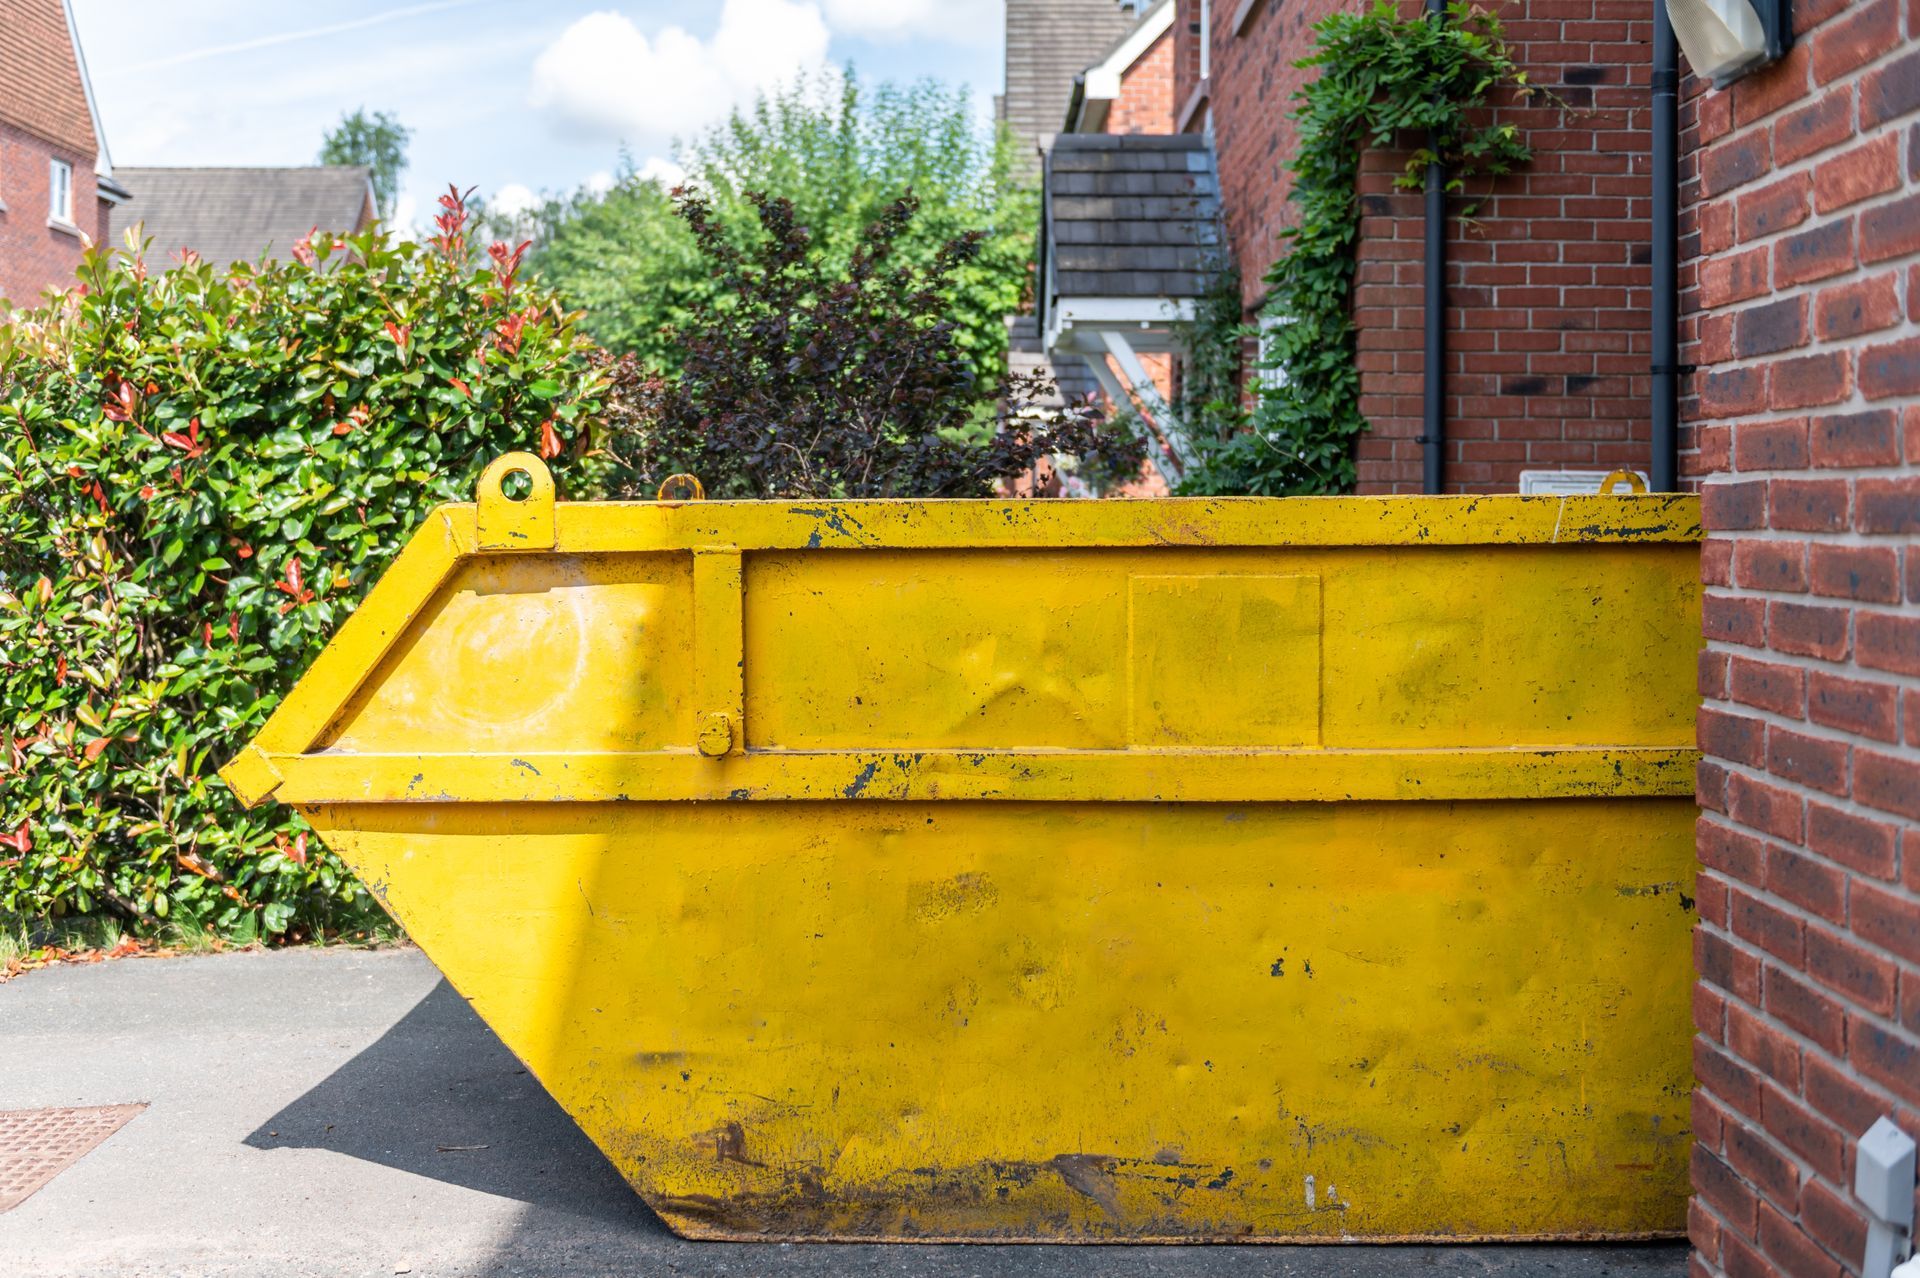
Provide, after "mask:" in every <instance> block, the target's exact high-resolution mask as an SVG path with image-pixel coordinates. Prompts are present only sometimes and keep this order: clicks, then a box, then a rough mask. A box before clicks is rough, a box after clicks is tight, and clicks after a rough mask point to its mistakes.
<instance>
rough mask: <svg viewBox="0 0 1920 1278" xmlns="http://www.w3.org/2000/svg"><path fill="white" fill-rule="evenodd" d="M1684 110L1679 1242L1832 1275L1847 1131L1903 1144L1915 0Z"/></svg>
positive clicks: (1915, 663)
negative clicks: (1687, 970)
mask: <svg viewBox="0 0 1920 1278" xmlns="http://www.w3.org/2000/svg"><path fill="white" fill-rule="evenodd" d="M1793 23H1794V28H1795V37H1794V45H1793V48H1792V50H1791V52H1790V53H1789V54H1788V55H1787V56H1786V57H1785V58H1784V59H1783V60H1782V61H1781V62H1779V63H1778V64H1776V65H1774V66H1772V67H1770V68H1768V69H1766V70H1764V71H1761V72H1759V73H1757V74H1755V75H1753V76H1750V77H1749V78H1747V79H1744V80H1741V81H1739V82H1738V83H1736V84H1735V85H1733V87H1732V88H1731V89H1730V90H1727V91H1711V90H1708V89H1706V88H1705V86H1703V85H1702V84H1701V83H1699V82H1698V81H1696V80H1690V81H1688V82H1687V83H1686V85H1685V86H1684V89H1683V98H1684V103H1683V107H1682V113H1681V124H1682V127H1683V134H1682V141H1681V148H1680V155H1681V178H1682V185H1681V188H1680V217H1681V235H1682V239H1681V248H1680V260H1679V270H1680V275H1681V279H1680V282H1681V288H1682V292H1681V300H1682V329H1681V336H1682V339H1683V343H1684V344H1683V346H1682V350H1681V358H1682V359H1683V360H1684V361H1685V362H1687V363H1690V364H1692V365H1694V366H1695V370H1696V371H1695V372H1694V373H1693V374H1692V376H1691V377H1690V378H1689V379H1687V384H1686V385H1684V387H1683V397H1682V399H1681V404H1680V408H1681V420H1682V423H1683V429H1682V447H1683V449H1684V451H1683V453H1682V456H1681V461H1682V469H1683V472H1684V473H1685V474H1686V475H1688V476H1689V477H1690V478H1691V479H1692V480H1693V481H1694V482H1698V483H1699V484H1700V487H1701V491H1702V496H1703V497H1704V499H1705V504H1706V523H1707V527H1708V532H1709V540H1708V542H1707V545H1706V551H1705V554H1704V556H1703V558H1702V564H1701V570H1702V576H1703V579H1704V581H1705V583H1706V587H1707V594H1706V641H1707V646H1706V650H1705V651H1704V652H1703V653H1702V654H1701V664H1700V692H1701V695H1702V697H1703V698H1705V704H1704V705H1703V706H1702V708H1701V710H1700V715H1699V732H1700V744H1701V747H1702V749H1703V750H1704V751H1705V753H1706V755H1707V760H1706V762H1705V763H1704V764H1703V765H1702V766H1701V770H1700V787H1699V797H1700V806H1701V809H1702V812H1701V821H1700V827H1699V830H1700V835H1699V849H1700V877H1699V890H1698V899H1699V910H1700V930H1699V933H1698V937H1697V942H1696V961H1697V967H1698V970H1699V984H1698V987H1697V993H1696V1002H1695V1013H1696V1022H1697V1024H1698V1028H1699V1031H1700V1036H1699V1038H1698V1039H1697V1040H1696V1043H1695V1049H1696V1050H1695V1059H1694V1069H1695V1074H1696V1076H1697V1077H1698V1080H1699V1086H1698V1089H1697V1091H1696V1093H1695V1106H1694V1116H1695V1117H1694V1133H1695V1136H1696V1138H1697V1140H1698V1142H1699V1144H1698V1146H1697V1147H1696V1151H1695V1163H1694V1186H1695V1190H1696V1197H1695V1201H1694V1209H1693V1222H1692V1223H1693V1231H1692V1232H1693V1237H1694V1241H1695V1244H1696V1247H1697V1253H1696V1257H1697V1262H1698V1268H1699V1270H1700V1271H1701V1272H1703V1273H1715V1274H1744V1273H1755V1272H1763V1271H1772V1272H1779V1273H1790V1274H1818V1273H1826V1274H1831V1273H1836V1272H1843V1271H1845V1272H1855V1271H1857V1269H1858V1266H1859V1263H1860V1256H1861V1248H1862V1238H1863V1234H1864V1230H1865V1222H1864V1220H1863V1217H1862V1215H1861V1211H1860V1205H1859V1203H1858V1202H1857V1201H1856V1200H1855V1199H1854V1197H1853V1195H1852V1194H1851V1193H1850V1192H1849V1190H1850V1188H1851V1185H1852V1175H1853V1159H1854V1150H1855V1141H1856V1139H1857V1138H1858V1137H1859V1135H1860V1134H1861V1132H1863V1131H1864V1130H1865V1129H1866V1127H1867V1125H1868V1124H1870V1123H1872V1122H1873V1121H1874V1119H1875V1117H1876V1116H1878V1115H1882V1114H1886V1115H1890V1116H1893V1117H1894V1118H1895V1119H1896V1121H1897V1122H1898V1123H1899V1124H1900V1125H1901V1127H1903V1128H1904V1129H1905V1130H1906V1132H1907V1133H1908V1134H1909V1135H1920V546H1917V545H1916V541H1917V540H1920V194H1917V193H1916V182H1917V180H1920V5H1916V4H1914V3H1911V2H1910V0H1908V2H1906V3H1901V2H1899V0H1867V2H1866V3H1854V4H1843V3H1836V2H1835V0H1799V3H1797V4H1796V5H1795V6H1794V12H1793Z"/></svg>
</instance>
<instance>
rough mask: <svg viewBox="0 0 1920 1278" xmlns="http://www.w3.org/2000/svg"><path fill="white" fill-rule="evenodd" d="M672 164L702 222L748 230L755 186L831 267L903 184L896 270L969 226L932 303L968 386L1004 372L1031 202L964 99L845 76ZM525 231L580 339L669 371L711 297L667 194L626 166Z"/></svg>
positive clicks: (778, 101) (796, 95)
mask: <svg viewBox="0 0 1920 1278" xmlns="http://www.w3.org/2000/svg"><path fill="white" fill-rule="evenodd" d="M674 158H675V161H676V162H677V163H678V164H679V165H680V166H681V167H682V168H683V169H684V170H685V172H686V179H685V180H686V182H687V183H688V184H689V185H690V186H692V187H694V188H696V189H697V190H699V191H700V192H701V193H702V194H703V196H704V197H705V199H706V201H707V204H708V207H709V210H710V216H711V218H712V219H713V220H714V221H715V222H717V223H718V224H719V225H721V226H722V227H724V228H725V229H726V230H727V232H728V233H729V234H731V235H733V236H735V237H737V238H743V237H746V236H749V235H752V234H754V233H756V231H757V228H758V225H759V217H760V213H759V207H758V205H757V204H756V202H755V200H754V198H753V193H754V192H759V191H770V192H775V193H778V194H781V195H784V196H785V197H787V198H788V199H789V200H791V201H792V203H793V209H794V217H795V219H796V220H797V221H798V223H799V224H800V225H802V226H805V227H806V228H808V231H809V232H810V234H811V237H812V243H813V249H814V251H815V252H816V253H818V254H820V255H821V257H822V259H823V261H824V262H825V263H826V264H827V265H829V266H830V267H833V268H835V269H845V268H847V267H848V266H849V265H850V264H851V262H852V261H853V258H854V254H855V253H856V252H857V251H858V249H859V247H860V243H861V236H862V234H863V233H864V232H865V230H866V228H867V227H868V226H869V225H871V224H872V223H873V222H875V221H876V220H878V219H879V218H880V217H881V215H882V213H883V211H884V210H885V209H886V208H887V206H888V205H889V204H891V202H892V201H893V200H894V199H895V197H897V196H898V195H900V194H901V193H902V192H905V191H911V192H912V193H913V194H914V195H915V196H916V197H917V198H918V200H919V211H918V213H917V215H916V216H915V218H914V219H913V222H912V224H911V225H910V226H909V227H907V228H906V229H905V230H904V231H903V233H902V234H901V236H900V238H899V239H898V240H897V241H896V243H895V244H894V246H893V253H894V256H895V257H896V258H897V259H898V260H899V261H902V262H906V263H909V264H911V265H913V266H916V267H919V268H921V269H923V270H924V269H927V268H929V267H931V266H932V265H933V263H934V261H935V260H936V259H937V258H938V257H939V255H940V253H941V252H942V250H943V248H944V246H945V245H946V244H947V243H948V242H949V241H950V240H952V239H953V238H954V237H956V236H958V235H960V234H962V233H964V232H974V231H977V232H980V233H981V234H980V236H979V241H978V244H977V247H976V248H975V250H974V252H973V253H972V254H971V255H970V256H969V257H968V258H967V260H965V261H964V262H959V263H956V264H954V266H953V269H952V270H951V271H949V272H947V273H946V275H945V277H944V278H943V283H942V287H943V288H945V289H946V290H947V292H946V295H945V305H946V308H947V311H948V313H949V314H950V315H951V316H952V318H953V321H954V343H955V346H956V347H957V349H959V350H960V351H961V352H962V353H963V354H965V355H966V356H967V358H968V359H969V360H970V361H971V362H972V364H973V366H974V369H975V372H976V374H977V375H978V377H979V379H980V381H981V383H982V384H983V385H985V384H988V383H990V382H991V381H992V380H993V379H994V378H996V377H997V376H998V375H999V373H1000V371H1001V370H1002V369H1003V368H1004V366H1005V360H1006V348H1007V333H1006V325H1005V316H1007V315H1008V314H1010V313H1012V312H1013V311H1015V310H1017V309H1018V304H1019V301H1020V297H1021V294H1022V292H1023V291H1024V289H1025V288H1026V285H1027V278H1028V266H1029V263H1030V262H1031V260H1032V255H1033V237H1034V233H1035V228H1036V226H1037V225H1038V221H1039V204H1038V196H1037V193H1036V192H1035V191H1034V190H1033V188H1032V187H1031V186H1023V185H1021V184H1020V183H1018V182H1016V181H1015V180H1014V178H1013V168H1012V161H1013V151H1012V147H1011V143H1010V142H1009V141H1008V140H1007V139H1006V137H1005V136H1004V135H1001V136H997V137H996V136H994V135H989V134H986V133H984V132H983V131H982V130H981V129H980V128H979V127H978V126H977V125H976V123H975V121H974V115H973V109H972V105H971V103H970V101H969V99H968V96H967V94H966V92H965V91H964V90H953V89H948V88H945V87H943V86H942V85H940V84H939V83H937V82H934V81H922V82H919V83H916V84H912V85H907V86H900V85H894V84H882V85H880V86H879V87H877V88H871V89H869V88H864V87H862V86H861V85H860V83H859V82H858V80H857V79H856V78H855V76H854V75H853V73H852V71H851V69H849V70H847V71H846V72H845V73H844V74H829V75H825V76H822V77H818V78H815V79H811V80H803V81H801V82H799V83H798V84H796V85H794V86H793V87H791V88H788V89H785V90H782V91H780V92H777V93H774V94H772V95H770V96H764V97H762V98H760V99H759V100H758V101H757V102H756V104H755V105H754V106H753V107H752V108H751V109H750V110H746V111H742V112H736V113H735V114H734V115H733V116H732V118H731V119H730V120H729V121H728V122H727V123H726V124H724V125H722V126H720V127H718V128H716V129H714V130H712V131H711V132H709V133H707V134H705V135H703V136H701V137H699V138H696V139H694V140H692V141H690V142H688V143H686V144H684V145H682V146H680V147H679V148H677V150H676V153H675V157H674ZM527 233H528V234H530V235H531V236H532V237H533V239H534V241H535V246H534V249H533V254H532V256H531V258H530V262H531V264H532V266H533V267H534V269H536V270H537V271H538V272H539V273H540V275H541V277H542V278H543V279H544V280H545V281H546V282H547V283H549V284H551V285H552V286H553V287H554V288H555V289H556V290H558V292H559V293H560V294H561V296H563V297H564V298H566V299H567V301H568V302H569V303H570V304H572V305H575V306H579V307H584V308H585V309H586V311H587V319H586V321H585V323H586V325H587V328H588V331H589V332H590V333H592V335H593V336H594V337H595V338H596V339H598V340H599V341H600V342H601V343H603V344H604V345H606V346H607V347H608V348H609V349H611V350H614V351H616V352H620V353H630V354H634V355H637V356H639V357H640V360H641V362H642V363H643V364H645V365H647V366H649V367H651V368H653V369H655V370H657V371H662V372H665V371H670V370H672V369H673V368H676V367H677V366H678V365H679V360H680V350H679V347H678V345H677V344H676V342H675V341H674V340H673V339H672V338H671V337H670V336H669V334H670V333H671V332H672V331H673V330H675V329H679V328H683V327H685V325H686V324H687V322H688V321H689V319H690V318H691V317H692V316H693V315H694V314H695V313H696V312H698V311H700V310H702V309H703V308H705V307H708V306H710V305H712V304H713V303H714V302H715V301H716V300H717V299H718V297H719V285H718V283H717V281H715V280H714V279H713V278H712V277H711V276H710V275H708V274H707V272H706V264H705V260H704V258H703V255H702V253H701V251H700V249H699V246H698V245H697V244H696V243H695V241H694V237H693V235H692V234H691V231H690V228H689V227H688V226H687V224H686V223H685V222H683V221H682V220H681V219H679V218H678V217H676V216H675V210H674V203H673V200H672V198H671V196H670V195H669V194H668V192H667V191H666V189H665V188H664V187H663V185H662V184H661V183H659V182H657V181H654V180H653V179H651V178H648V177H645V176H642V175H640V174H638V173H636V172H634V171H633V170H632V168H631V166H629V168H628V171H627V172H626V173H625V174H624V175H623V177H622V179H621V180H620V182H619V183H618V184H617V185H616V186H615V187H614V189H613V190H611V191H609V192H607V193H606V194H605V195H604V196H594V195H590V194H580V195H575V196H574V197H572V198H571V199H567V200H556V201H552V202H550V203H549V204H548V205H547V206H546V207H545V208H544V209H543V210H541V211H539V212H538V213H537V214H535V215H534V216H533V217H532V218H531V219H530V220H529V222H528V224H527Z"/></svg>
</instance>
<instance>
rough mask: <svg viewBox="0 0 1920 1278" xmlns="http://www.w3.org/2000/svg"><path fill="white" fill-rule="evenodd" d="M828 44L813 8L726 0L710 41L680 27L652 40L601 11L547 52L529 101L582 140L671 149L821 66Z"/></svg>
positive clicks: (797, 2)
mask: <svg viewBox="0 0 1920 1278" xmlns="http://www.w3.org/2000/svg"><path fill="white" fill-rule="evenodd" d="M827 40H828V36H827V26H826V23H825V22H824V21H822V20H821V17H820V9H819V7H818V6H817V5H816V4H813V3H811V0H726V3H725V4H724V5H723V6H722V7H721V9H720V24H719V27H718V29H717V30H716V31H715V32H714V34H713V37H712V39H711V40H705V41H703V40H701V39H700V38H699V37H698V36H695V35H692V34H690V33H689V32H688V31H687V30H686V29H685V28H683V27H677V26H670V27H665V28H662V29H661V30H660V31H658V32H657V33H655V34H654V36H653V37H652V38H651V39H649V38H648V37H647V36H646V35H645V34H643V33H642V32H641V31H640V29H639V28H638V27H636V26H634V25H633V23H632V21H631V20H629V19H628V18H627V17H626V15H624V14H621V13H616V12H612V11H607V10H602V11H600V12H596V13H590V14H588V15H587V16H586V17H584V18H581V19H580V20H579V21H577V22H575V23H574V24H573V25H572V26H570V27H568V28H567V29H566V30H565V31H563V32H561V33H560V36H559V38H558V39H556V40H555V41H554V42H553V43H552V44H550V45H548V46H547V47H546V48H545V49H544V50H542V51H541V53H540V56H539V57H538V58H536V59H535V60H534V64H533V84H532V88H531V92H530V94H529V101H530V102H531V104H532V105H533V106H534V107H535V108H537V109H539V110H542V111H545V112H547V113H548V114H549V115H550V117H551V118H552V119H553V121H554V122H555V123H556V124H557V125H559V126H560V127H561V128H562V129H563V130H565V131H566V132H568V133H571V134H574V135H576V136H583V137H595V138H602V139H606V140H609V141H618V142H628V143H633V142H664V141H666V140H668V139H669V138H672V137H674V136H676V135H684V134H686V133H688V132H691V131H693V130H696V129H699V128H701V127H703V126H705V125H708V124H711V123H713V122H714V121H716V120H719V119H722V118H723V117H725V115H726V113H727V112H728V111H730V110H731V109H733V108H734V107H736V106H738V105H740V104H741V103H743V102H745V101H747V100H749V99H751V98H752V96H753V95H754V94H755V93H757V92H760V91H762V90H765V89H770V88H773V87H775V86H776V85H778V84H780V83H781V82H783V81H785V80H788V79H790V78H791V77H792V76H794V75H795V74H796V73H798V72H800V71H802V70H805V69H807V68H809V67H812V66H814V65H815V64H817V63H819V62H820V61H821V60H822V59H824V58H825V57H826V52H827Z"/></svg>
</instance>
